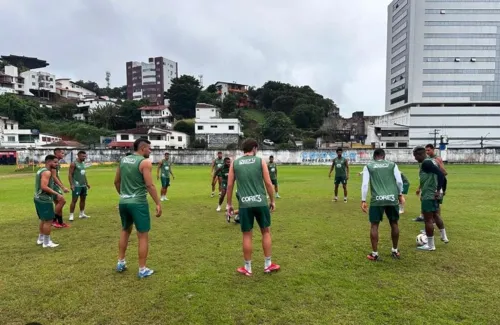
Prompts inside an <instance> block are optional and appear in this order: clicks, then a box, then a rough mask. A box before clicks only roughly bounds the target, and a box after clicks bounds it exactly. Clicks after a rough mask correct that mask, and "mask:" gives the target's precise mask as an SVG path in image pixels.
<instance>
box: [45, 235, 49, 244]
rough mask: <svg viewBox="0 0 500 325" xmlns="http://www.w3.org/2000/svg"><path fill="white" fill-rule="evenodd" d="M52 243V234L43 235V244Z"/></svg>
mask: <svg viewBox="0 0 500 325" xmlns="http://www.w3.org/2000/svg"><path fill="white" fill-rule="evenodd" d="M49 243H50V235H43V244H44V245H48V244H49Z"/></svg>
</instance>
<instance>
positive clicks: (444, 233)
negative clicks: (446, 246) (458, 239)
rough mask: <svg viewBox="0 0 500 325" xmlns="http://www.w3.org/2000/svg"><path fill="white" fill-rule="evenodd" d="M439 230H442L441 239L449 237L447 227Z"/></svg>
mask: <svg viewBox="0 0 500 325" xmlns="http://www.w3.org/2000/svg"><path fill="white" fill-rule="evenodd" d="M439 231H440V232H441V239H442V240H447V239H448V237H447V236H446V229H444V228H443V229H439Z"/></svg>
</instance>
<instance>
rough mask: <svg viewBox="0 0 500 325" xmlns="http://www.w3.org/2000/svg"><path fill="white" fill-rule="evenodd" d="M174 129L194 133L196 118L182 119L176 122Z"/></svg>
mask: <svg viewBox="0 0 500 325" xmlns="http://www.w3.org/2000/svg"><path fill="white" fill-rule="evenodd" d="M174 130H175V131H177V132H183V133H186V134H188V135H194V120H180V121H178V122H177V123H175V125H174Z"/></svg>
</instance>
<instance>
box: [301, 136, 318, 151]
mask: <svg viewBox="0 0 500 325" xmlns="http://www.w3.org/2000/svg"><path fill="white" fill-rule="evenodd" d="M302 146H303V147H304V149H314V148H316V140H315V139H313V138H307V139H304V141H302Z"/></svg>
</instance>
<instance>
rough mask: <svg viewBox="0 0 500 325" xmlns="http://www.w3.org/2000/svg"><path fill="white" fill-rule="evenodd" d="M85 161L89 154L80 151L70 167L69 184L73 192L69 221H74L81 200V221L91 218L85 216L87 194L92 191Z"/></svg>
mask: <svg viewBox="0 0 500 325" xmlns="http://www.w3.org/2000/svg"><path fill="white" fill-rule="evenodd" d="M85 159H87V153H86V152H85V151H79V152H78V154H77V158H76V160H75V161H74V162H72V163H71V165H69V174H68V175H69V176H68V179H69V184H70V185H71V190H72V194H73V195H72V199H71V204H70V206H69V221H73V220H74V218H75V217H74V213H75V207H76V202H78V199H80V216H79V218H80V219H87V218H90V216H88V215H86V214H85V203H86V202H87V192H88V190H89V189H90V184H89V182H88V181H87V171H86V166H85Z"/></svg>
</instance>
